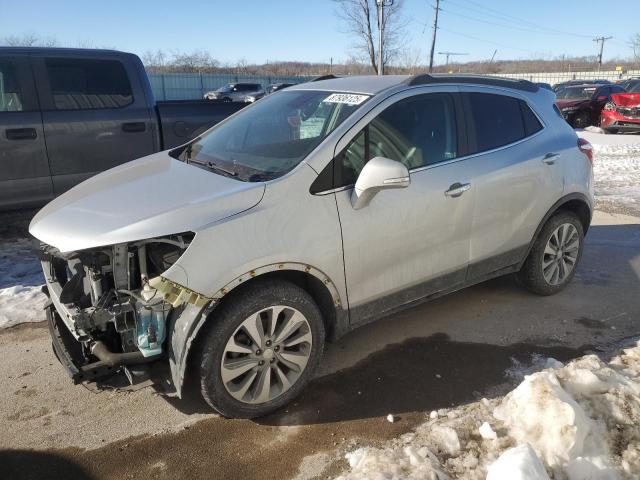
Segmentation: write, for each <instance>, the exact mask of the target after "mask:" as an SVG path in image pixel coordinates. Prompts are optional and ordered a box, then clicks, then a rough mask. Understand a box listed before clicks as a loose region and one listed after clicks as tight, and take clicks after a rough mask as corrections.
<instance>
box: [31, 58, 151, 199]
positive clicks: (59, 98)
mask: <svg viewBox="0 0 640 480" xmlns="http://www.w3.org/2000/svg"><path fill="white" fill-rule="evenodd" d="M33 61H34V69H35V72H36V78H37V80H38V85H39V86H41V87H40V88H39V94H40V103H41V105H42V110H43V112H42V117H43V122H44V130H45V137H46V143H47V151H48V155H49V162H50V166H51V175H52V179H53V189H54V193H55V194H56V195H59V194H61V193H62V192H64V191H65V190H68V189H69V188H71V187H72V186H74V185H75V184H77V183H79V182H81V181H83V180H85V179H86V178H88V177H90V176H92V175H95V174H96V173H98V172H101V171H103V170H107V169H109V168H111V167H115V166H116V165H120V164H122V163H125V162H128V161H130V160H134V159H136V158H139V157H142V156H145V155H148V154H150V153H153V151H154V132H153V125H152V123H151V116H150V113H151V112H150V111H149V108H148V105H147V99H146V97H145V95H144V92H143V89H142V85H141V83H140V80H139V78H138V76H137V71H136V70H135V69H134V67H133V64H132V63H131V62H129V61H128V57H126V56H116V55H114V56H105V58H99V59H96V58H84V57H82V56H77V55H73V56H71V55H69V56H47V55H44V54H43V55H38V56H34V60H33Z"/></svg>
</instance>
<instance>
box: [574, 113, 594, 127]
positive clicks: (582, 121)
mask: <svg viewBox="0 0 640 480" xmlns="http://www.w3.org/2000/svg"><path fill="white" fill-rule="evenodd" d="M590 123H591V122H590V121H589V112H578V114H577V115H576V116H575V117H574V119H573V128H586V127H588V126H589V124H590Z"/></svg>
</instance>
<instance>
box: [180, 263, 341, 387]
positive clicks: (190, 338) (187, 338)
mask: <svg viewBox="0 0 640 480" xmlns="http://www.w3.org/2000/svg"><path fill="white" fill-rule="evenodd" d="M285 271H299V272H304V273H306V274H308V275H312V276H314V277H315V278H317V279H318V280H320V281H321V282H322V283H323V284H324V286H325V287H326V288H327V290H328V291H329V293H330V295H331V298H332V299H333V305H334V307H335V308H336V310H337V311H340V310H345V311H346V305H345V306H344V308H343V309H341V308H340V307H341V306H342V302H341V301H340V295H339V294H338V289H337V288H336V285H335V284H334V283H333V281H332V280H331V279H330V278H329V277H328V276H327V275H326V274H324V273H323V272H322V271H320V270H318V269H317V268H314V267H312V266H311V265H306V264H303V263H297V262H281V263H274V264H270V265H264V266H262V267H259V268H255V269H253V270H251V271H249V272H247V273H245V274H244V275H241V276H239V277H237V278H235V279H233V280H231V281H230V282H228V283H227V284H226V285H225V286H224V287H222V288H220V289H219V290H218V291H217V292H215V293H214V295H213V296H212V298H211V301H210V302H208V303H207V304H205V305H204V306H202V305H201V306H198V305H200V304H197V305H196V304H194V303H185V304H184V305H185V306H184V307H180V309H177V310H175V311H174V312H175V313H173V315H172V317H171V318H170V319H169V329H168V338H169V345H168V351H169V367H170V368H171V379H172V380H173V384H174V386H175V389H176V393H177V394H178V397H180V398H182V387H183V384H184V378H185V373H186V368H187V359H188V356H189V351H190V350H191V346H192V345H193V342H194V341H195V339H196V338H197V337H198V333H199V332H200V330H201V329H202V327H203V325H204V324H205V322H206V320H207V317H208V316H209V314H210V313H211V312H212V311H213V310H214V309H215V307H216V306H217V305H218V303H219V302H220V300H221V299H222V298H223V297H224V296H226V295H228V294H229V292H230V291H232V290H233V289H235V288H237V287H238V286H240V285H243V284H245V283H246V282H247V281H250V280H251V279H253V278H256V277H259V276H260V275H264V274H266V273H272V272H285ZM348 321H349V320H348V315H344V316H343V317H341V318H340V319H339V320H338V324H337V325H335V328H336V329H337V330H338V331H339V332H344V331H346V330H347V329H348Z"/></svg>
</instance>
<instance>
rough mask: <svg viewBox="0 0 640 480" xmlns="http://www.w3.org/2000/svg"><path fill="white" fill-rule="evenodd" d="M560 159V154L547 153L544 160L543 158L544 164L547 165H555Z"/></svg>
mask: <svg viewBox="0 0 640 480" xmlns="http://www.w3.org/2000/svg"><path fill="white" fill-rule="evenodd" d="M559 157H560V154H559V153H552V152H550V153H547V154H546V155H545V156H544V157H543V158H542V162H543V163H546V164H547V165H553V164H554V163H556V160H558V158H559Z"/></svg>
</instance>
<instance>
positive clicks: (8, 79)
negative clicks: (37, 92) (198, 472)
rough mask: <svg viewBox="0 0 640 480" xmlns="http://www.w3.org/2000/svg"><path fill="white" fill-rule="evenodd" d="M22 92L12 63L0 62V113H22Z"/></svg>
mask: <svg viewBox="0 0 640 480" xmlns="http://www.w3.org/2000/svg"><path fill="white" fill-rule="evenodd" d="M22 110H24V108H23V106H22V92H21V90H20V85H19V84H18V79H17V77H16V72H15V68H14V65H13V63H12V62H10V61H7V60H0V112H21V111H22Z"/></svg>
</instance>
